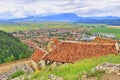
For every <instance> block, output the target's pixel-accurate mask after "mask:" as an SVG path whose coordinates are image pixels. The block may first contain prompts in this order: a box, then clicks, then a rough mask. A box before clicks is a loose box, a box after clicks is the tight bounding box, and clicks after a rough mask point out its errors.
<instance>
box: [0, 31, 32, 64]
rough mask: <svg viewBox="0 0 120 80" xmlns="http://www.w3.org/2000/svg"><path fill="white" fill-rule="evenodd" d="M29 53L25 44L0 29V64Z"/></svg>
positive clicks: (25, 56)
mask: <svg viewBox="0 0 120 80" xmlns="http://www.w3.org/2000/svg"><path fill="white" fill-rule="evenodd" d="M30 55H31V52H30V51H29V50H28V46H27V45H25V44H23V43H21V42H20V40H18V39H17V38H15V37H13V36H11V35H10V34H8V33H6V32H3V31H0V64H1V63H5V62H10V61H14V60H19V59H23V58H27V57H29V56H30Z"/></svg>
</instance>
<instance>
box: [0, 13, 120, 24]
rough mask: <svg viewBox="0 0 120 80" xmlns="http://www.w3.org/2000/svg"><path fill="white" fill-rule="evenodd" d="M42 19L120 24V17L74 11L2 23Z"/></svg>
mask: <svg viewBox="0 0 120 80" xmlns="http://www.w3.org/2000/svg"><path fill="white" fill-rule="evenodd" d="M41 21H56V22H74V23H92V24H108V25H120V17H117V16H105V17H80V16H78V15H76V14H74V13H61V14H54V15H47V16H40V15H39V16H29V17H25V18H16V19H7V20H2V19H1V20H0V23H12V22H41Z"/></svg>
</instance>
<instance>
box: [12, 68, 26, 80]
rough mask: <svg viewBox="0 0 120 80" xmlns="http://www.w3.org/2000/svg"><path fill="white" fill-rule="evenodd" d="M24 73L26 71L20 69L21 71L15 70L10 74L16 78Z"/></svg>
mask: <svg viewBox="0 0 120 80" xmlns="http://www.w3.org/2000/svg"><path fill="white" fill-rule="evenodd" d="M24 73H25V72H24V71H23V70H19V71H17V72H15V73H14V74H12V75H10V78H11V79H14V78H16V77H18V76H21V75H24Z"/></svg>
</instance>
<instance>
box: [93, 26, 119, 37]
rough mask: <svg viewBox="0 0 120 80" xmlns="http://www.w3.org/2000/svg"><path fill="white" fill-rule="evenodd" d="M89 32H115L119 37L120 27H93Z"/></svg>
mask: <svg viewBox="0 0 120 80" xmlns="http://www.w3.org/2000/svg"><path fill="white" fill-rule="evenodd" d="M91 32H101V33H111V34H115V35H116V36H117V37H118V38H119V39H120V28H116V27H115V28H114V27H106V28H94V29H91Z"/></svg>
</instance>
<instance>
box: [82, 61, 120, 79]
mask: <svg viewBox="0 0 120 80" xmlns="http://www.w3.org/2000/svg"><path fill="white" fill-rule="evenodd" d="M94 70H95V71H100V72H104V73H103V75H102V76H101V77H100V78H98V77H96V76H92V77H88V76H87V75H84V76H83V78H82V80H120V64H113V63H108V62H105V63H103V64H100V65H98V66H97V67H95V68H94V69H93V70H92V71H94Z"/></svg>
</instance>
